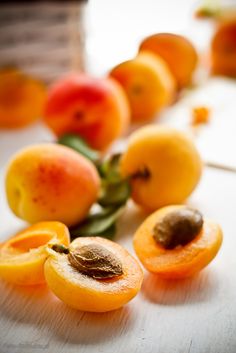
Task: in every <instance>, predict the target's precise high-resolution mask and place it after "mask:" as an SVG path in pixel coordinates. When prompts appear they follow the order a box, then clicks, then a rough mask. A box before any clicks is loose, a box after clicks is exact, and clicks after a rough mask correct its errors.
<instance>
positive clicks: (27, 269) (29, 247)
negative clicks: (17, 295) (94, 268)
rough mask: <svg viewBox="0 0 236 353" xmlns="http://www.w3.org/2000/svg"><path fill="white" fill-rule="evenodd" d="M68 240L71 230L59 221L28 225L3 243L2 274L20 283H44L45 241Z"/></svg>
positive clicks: (65, 243) (1, 254) (1, 255)
mask: <svg viewBox="0 0 236 353" xmlns="http://www.w3.org/2000/svg"><path fill="white" fill-rule="evenodd" d="M69 242H70V236H69V231H68V229H67V227H66V226H65V225H64V224H62V223H60V222H40V223H37V224H34V225H32V226H31V227H29V228H26V229H25V230H23V231H21V232H19V233H17V234H16V235H15V236H14V237H12V238H10V239H9V240H7V241H6V242H5V243H3V244H2V245H1V248H0V277H1V278H2V279H4V280H6V281H7V282H11V283H15V284H20V285H35V284H40V283H44V282H45V279H44V272H43V265H44V262H45V260H46V258H47V256H48V254H47V251H46V250H45V249H46V245H47V244H49V243H50V244H54V243H59V244H64V245H68V244H69Z"/></svg>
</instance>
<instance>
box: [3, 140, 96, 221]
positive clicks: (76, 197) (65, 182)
mask: <svg viewBox="0 0 236 353" xmlns="http://www.w3.org/2000/svg"><path fill="white" fill-rule="evenodd" d="M99 186H100V178H99V175H98V173H97V170H96V168H95V166H94V165H93V164H92V163H91V162H90V161H89V160H88V159H86V158H85V157H83V156H82V155H80V154H79V153H77V152H75V151H73V150H72V149H70V148H68V147H64V146H61V145H56V144H49V143H47V144H39V145H33V146H28V147H26V148H24V149H23V150H21V151H19V152H17V154H16V155H14V156H13V158H12V159H11V161H10V163H9V165H8V168H7V173H6V194H7V200H8V203H9V206H10V208H11V209H12V211H13V212H14V213H15V215H16V216H18V217H20V218H22V219H24V220H26V221H28V222H30V223H34V222H40V221H60V222H62V223H65V224H66V225H68V226H70V225H73V224H75V223H77V222H79V221H81V220H82V219H83V218H84V217H85V216H86V215H87V212H88V210H89V208H90V206H91V205H92V204H93V203H94V202H95V201H96V199H97V196H98V192H99Z"/></svg>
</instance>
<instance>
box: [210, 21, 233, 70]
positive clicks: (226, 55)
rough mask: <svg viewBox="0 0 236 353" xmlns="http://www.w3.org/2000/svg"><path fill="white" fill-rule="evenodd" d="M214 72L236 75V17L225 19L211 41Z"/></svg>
mask: <svg viewBox="0 0 236 353" xmlns="http://www.w3.org/2000/svg"><path fill="white" fill-rule="evenodd" d="M211 65H212V72H213V73H214V74H216V75H225V76H230V77H236V19H235V18H234V19H231V20H227V21H223V22H222V23H220V25H219V26H218V28H217V31H216V33H215V34H214V36H213V39H212V43H211Z"/></svg>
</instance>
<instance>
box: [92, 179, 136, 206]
mask: <svg viewBox="0 0 236 353" xmlns="http://www.w3.org/2000/svg"><path fill="white" fill-rule="evenodd" d="M130 193H131V188H130V184H129V182H128V180H126V179H124V180H121V181H120V182H117V183H109V182H108V181H107V180H103V182H102V187H101V195H100V197H99V200H98V203H99V205H101V206H103V207H107V206H115V205H124V204H126V202H127V200H128V199H129V197H130Z"/></svg>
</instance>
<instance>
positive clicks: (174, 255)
mask: <svg viewBox="0 0 236 353" xmlns="http://www.w3.org/2000/svg"><path fill="white" fill-rule="evenodd" d="M184 207H185V206H182V205H181V206H179V205H178V206H167V207H163V208H161V209H160V210H158V211H156V212H154V213H153V214H152V215H150V216H149V217H148V218H147V219H146V220H145V221H144V222H143V224H142V225H141V226H140V227H139V228H138V230H137V231H136V233H135V235H134V239H133V245H134V249H135V251H136V254H137V256H138V257H139V259H140V261H141V262H142V264H143V266H144V267H145V268H146V269H147V270H148V271H150V272H153V273H156V274H157V275H159V276H160V277H163V278H170V279H178V278H185V277H190V276H192V275H194V274H195V273H197V272H198V271H200V270H201V269H203V268H204V267H205V266H207V265H208V264H209V263H210V262H211V261H212V260H213V259H214V257H215V256H216V254H217V253H218V251H219V249H220V247H221V243H222V230H221V228H220V226H219V225H218V224H216V223H215V222H214V221H211V220H209V219H204V221H203V226H202V228H201V230H200V231H199V234H197V236H196V237H195V238H194V239H193V240H191V241H190V242H189V243H187V244H186V245H179V246H176V247H175V248H173V249H166V248H164V247H163V246H162V245H160V244H159V243H158V242H157V241H156V240H155V238H154V236H153V234H154V233H153V232H154V228H155V226H156V224H157V222H159V221H160V220H162V219H163V217H165V216H166V215H168V214H169V213H170V212H173V211H176V210H178V209H183V208H184Z"/></svg>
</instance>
